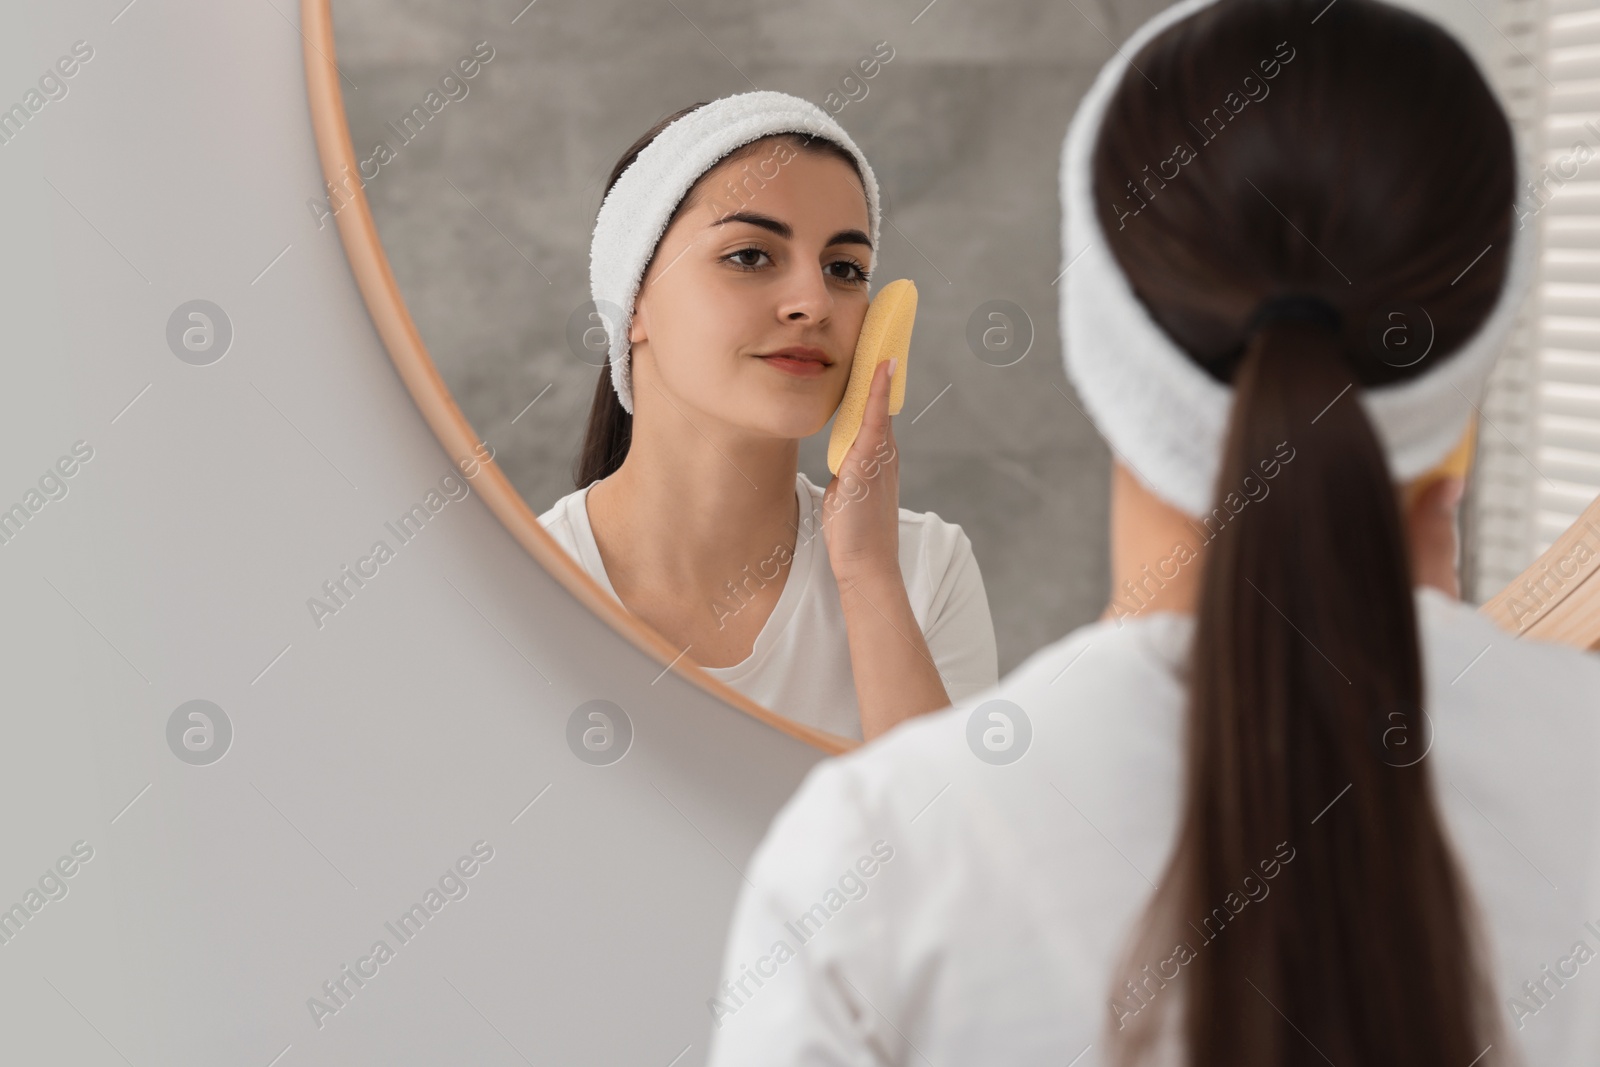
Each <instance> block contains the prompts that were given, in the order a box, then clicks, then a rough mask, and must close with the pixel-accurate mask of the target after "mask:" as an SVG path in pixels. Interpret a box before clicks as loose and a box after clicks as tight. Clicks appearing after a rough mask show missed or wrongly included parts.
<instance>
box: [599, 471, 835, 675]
mask: <svg viewBox="0 0 1600 1067" xmlns="http://www.w3.org/2000/svg"><path fill="white" fill-rule="evenodd" d="M594 484H595V483H593V482H590V483H589V484H588V485H586V486H584V487H583V488H582V489H581V490H579V491H578V498H577V500H576V501H574V506H573V508H572V510H571V512H570V513H569V514H570V516H571V521H572V527H573V533H574V535H575V536H574V540H575V541H576V542H577V548H578V560H579V562H580V563H582V564H583V569H584V570H586V571H588V572H589V574H590V576H592V577H593V578H594V579H595V580H596V581H597V582H599V583H600V586H601V588H603V589H605V591H606V592H608V593H610V594H611V596H612V597H613V598H614V599H615V600H616V601H617V602H618V603H619V604H620V603H622V598H621V597H620V596H617V590H616V588H615V587H614V586H613V585H612V584H611V576H610V575H609V574H607V573H606V565H605V560H603V559H601V558H600V545H599V544H598V543H597V542H596V541H595V539H594V528H593V527H591V526H590V525H589V490H590V489H591V488H592V487H593V486H594ZM794 493H795V502H796V506H797V509H798V510H797V511H796V512H795V516H796V519H797V521H796V524H795V526H796V529H795V544H794V552H793V553H792V557H793V558H792V559H791V560H790V561H789V565H788V570H789V574H788V577H786V578H785V579H784V582H783V592H781V593H779V594H778V602H777V603H776V604H774V605H773V607H772V614H771V615H768V616H767V621H766V622H765V623H764V624H762V627H761V632H760V633H758V634H757V635H756V640H755V644H754V645H752V646H751V648H750V654H749V655H748V656H746V657H745V658H744V659H742V660H740V661H739V662H738V663H735V664H733V665H732V666H730V667H701V668H700V669H701V670H703V671H705V672H706V673H707V674H709V675H711V676H712V677H713V678H717V679H720V680H722V681H726V682H732V681H737V680H739V679H740V678H743V677H744V676H745V675H747V674H749V673H750V672H751V671H753V670H755V669H756V668H757V667H758V666H760V665H761V663H762V662H763V661H764V660H765V659H766V658H767V656H768V655H769V654H770V653H771V652H772V650H773V648H774V647H776V645H777V643H778V639H779V638H780V637H781V636H782V635H783V631H784V629H785V627H787V626H788V625H789V620H790V619H792V618H793V617H794V615H795V612H796V610H797V609H798V608H799V605H800V600H801V598H802V597H803V596H804V595H805V588H806V585H807V584H808V583H809V580H810V575H811V567H812V565H813V560H812V555H813V553H814V552H815V551H816V546H815V544H814V542H815V541H816V540H817V538H818V537H819V536H821V532H822V531H821V529H820V528H816V529H813V527H815V525H816V523H815V520H814V519H813V517H812V515H811V510H812V509H811V492H810V483H809V480H808V479H806V476H805V472H803V471H800V472H797V473H796V474H795V481H794ZM808 530H811V531H812V536H810V537H806V536H804V534H805V532H806V531H808ZM773 555H774V556H775V555H777V549H776V547H774V549H773ZM768 558H769V559H770V558H771V557H768ZM763 562H765V560H761V561H757V562H756V563H755V564H753V565H752V566H753V568H754V570H753V571H752V573H755V571H756V570H759V568H760V566H761V563H763ZM730 577H733V576H731V575H730ZM796 578H798V579H799V580H798V581H796ZM768 580H769V581H770V580H771V579H768ZM731 604H732V602H731V601H730V606H731ZM708 606H709V605H708ZM623 607H624V608H626V607H627V605H626V604H623Z"/></svg>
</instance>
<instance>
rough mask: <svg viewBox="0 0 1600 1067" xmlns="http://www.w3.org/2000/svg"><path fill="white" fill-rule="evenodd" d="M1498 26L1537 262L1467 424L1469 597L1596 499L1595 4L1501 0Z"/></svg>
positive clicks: (1494, 73)
mask: <svg viewBox="0 0 1600 1067" xmlns="http://www.w3.org/2000/svg"><path fill="white" fill-rule="evenodd" d="M1480 10H1487V9H1480ZM1498 33H1499V39H1500V41H1501V42H1502V44H1503V46H1504V47H1503V48H1502V49H1501V51H1500V59H1499V61H1498V62H1496V63H1494V64H1493V65H1492V69H1491V70H1490V76H1491V78H1492V79H1493V80H1494V81H1496V83H1497V85H1496V88H1497V89H1499V90H1500V92H1501V95H1502V99H1503V100H1504V101H1505V103H1506V107H1507V111H1508V113H1509V114H1510V116H1511V120H1512V125H1513V127H1514V129H1515V131H1516V136H1517V141H1518V148H1519V150H1520V151H1521V152H1523V153H1524V154H1525V158H1527V159H1528V160H1529V161H1530V162H1531V163H1532V166H1531V168H1530V169H1531V170H1532V172H1533V175H1534V181H1533V188H1531V189H1530V188H1527V187H1524V188H1523V189H1520V190H1519V191H1518V201H1517V203H1518V212H1519V214H1521V216H1522V218H1523V221H1524V223H1525V224H1526V225H1528V226H1533V227H1536V228H1537V233H1538V236H1539V239H1540V244H1541V257H1540V258H1541V262H1540V269H1539V276H1538V278H1537V280H1536V282H1535V289H1534V292H1533V294H1532V296H1531V297H1530V299H1529V301H1528V304H1527V305H1526V306H1525V308H1524V310H1523V316H1522V319H1521V321H1520V322H1519V324H1518V328H1517V330H1516V331H1515V333H1514V335H1513V338H1512V343H1511V345H1510V347H1509V350H1508V351H1507V353H1506V354H1505V356H1504V357H1503V358H1502V360H1501V363H1500V365H1499V366H1498V367H1497V368H1496V372H1495V374H1494V376H1493V378H1492V379H1491V381H1490V385H1489V390H1488V394H1487V396H1486V397H1485V400H1484V404H1483V416H1484V417H1483V419H1482V420H1480V425H1479V442H1480V451H1479V466H1478V472H1477V475H1476V477H1475V484H1474V487H1473V493H1472V497H1471V505H1470V508H1469V512H1470V514H1469V517H1468V530H1469V533H1468V541H1469V545H1470V552H1469V556H1468V560H1467V563H1468V578H1469V588H1470V592H1471V594H1472V596H1473V598H1474V599H1476V600H1478V601H1483V600H1486V599H1488V598H1489V597H1491V596H1493V595H1494V594H1495V593H1497V592H1499V590H1500V589H1502V588H1503V587H1504V586H1505V585H1506V584H1507V583H1509V582H1510V581H1512V580H1513V579H1514V578H1516V577H1517V576H1518V575H1519V574H1520V573H1521V572H1522V571H1523V569H1524V568H1526V567H1527V566H1528V565H1529V564H1530V563H1532V562H1533V561H1534V559H1536V558H1537V557H1538V555H1539V554H1540V553H1541V552H1543V551H1544V550H1545V549H1546V548H1548V547H1549V546H1550V544H1551V542H1553V541H1554V540H1555V539H1556V537H1558V536H1559V535H1560V534H1561V533H1562V531H1564V530H1566V529H1567V528H1568V527H1569V526H1570V525H1571V524H1572V523H1573V521H1574V520H1575V519H1576V518H1577V517H1578V515H1579V513H1581V512H1582V511H1583V509H1584V508H1585V507H1587V506H1588V504H1589V503H1590V501H1592V500H1594V498H1595V497H1596V495H1597V494H1600V5H1597V3H1596V0H1504V2H1503V3H1502V5H1501V7H1500V9H1499V26H1498Z"/></svg>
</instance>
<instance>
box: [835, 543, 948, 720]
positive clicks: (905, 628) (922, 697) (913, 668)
mask: <svg viewBox="0 0 1600 1067" xmlns="http://www.w3.org/2000/svg"><path fill="white" fill-rule="evenodd" d="M839 601H840V603H841V604H842V605H843V607H844V618H845V629H846V631H847V632H848V635H849V640H850V669H851V672H852V673H853V674H854V676H855V683H856V702H857V703H858V704H859V705H860V706H861V736H862V738H863V739H865V740H867V741H870V740H872V739H873V738H874V737H877V736H878V735H879V734H881V733H883V732H884V731H886V730H888V729H889V728H891V727H893V726H894V725H895V724H896V723H899V722H901V721H903V720H905V719H909V718H911V717H912V716H913V715H921V714H923V713H925V712H929V711H937V710H939V709H940V708H945V707H949V705H950V696H949V694H948V693H946V692H945V688H944V682H943V681H942V680H941V679H940V677H939V669H938V668H937V667H936V666H935V665H934V662H933V655H932V654H931V653H930V652H929V651H928V643H927V641H926V640H924V639H923V636H922V627H921V626H920V625H918V623H917V619H916V616H915V615H913V614H912V612H911V600H910V598H909V597H908V596H907V595H906V586H905V580H904V579H903V578H902V577H901V576H900V574H899V573H898V572H897V573H894V574H885V575H869V576H863V577H859V578H853V579H852V578H846V579H844V580H842V581H840V582H839Z"/></svg>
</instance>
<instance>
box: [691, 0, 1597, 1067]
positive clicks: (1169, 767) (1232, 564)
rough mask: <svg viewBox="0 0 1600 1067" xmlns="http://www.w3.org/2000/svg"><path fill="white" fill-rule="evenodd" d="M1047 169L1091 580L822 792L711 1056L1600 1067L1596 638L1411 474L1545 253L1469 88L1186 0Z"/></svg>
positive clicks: (1400, 44)
mask: <svg viewBox="0 0 1600 1067" xmlns="http://www.w3.org/2000/svg"><path fill="white" fill-rule="evenodd" d="M1125 57H1129V58H1125ZM1213 109H1214V110H1213ZM1191 123H1194V125H1191ZM1175 146H1177V147H1176V148H1175ZM1147 166H1148V168H1149V170H1148V172H1147V171H1146V170H1145V168H1146V167H1147ZM1063 167H1064V176H1063V178H1064V182H1063V184H1064V201H1065V202H1064V205H1063V208H1064V216H1065V234H1064V237H1065V241H1064V244H1065V247H1064V249H1063V259H1064V261H1066V262H1070V263H1072V264H1073V265H1072V267H1071V271H1070V272H1069V273H1068V275H1067V279H1068V286H1069V288H1068V289H1067V290H1066V292H1065V294H1064V297H1063V299H1064V302H1065V307H1064V311H1063V320H1064V336H1065V340H1066V346H1067V353H1066V354H1067V361H1068V368H1069V373H1070V374H1071V377H1072V378H1073V381H1074V383H1075V384H1076V385H1077V387H1078V389H1079V391H1080V393H1081V394H1082V396H1083V398H1084V402H1085V405H1086V406H1087V408H1088V410H1089V411H1090V412H1091V414H1092V415H1093V417H1094V418H1095V420H1096V423H1097V425H1098V426H1099V427H1100V429H1101V430H1102V431H1103V432H1104V433H1105V435H1106V436H1107V438H1108V440H1109V441H1110V443H1111V446H1112V448H1113V451H1114V454H1115V455H1116V457H1117V466H1116V472H1115V477H1114V479H1113V489H1112V518H1111V526H1112V544H1113V559H1112V571H1113V601H1112V604H1111V605H1110V607H1108V610H1107V614H1106V617H1105V618H1103V619H1102V620H1101V621H1100V622H1098V623H1095V624H1092V625H1090V626H1087V627H1084V628H1083V629H1080V630H1079V631H1077V632H1075V633H1073V634H1071V635H1069V636H1068V637H1067V638H1065V639H1064V640H1062V641H1060V642H1058V643H1057V644H1055V645H1052V646H1050V647H1048V648H1045V649H1044V650H1042V651H1040V652H1039V653H1037V654H1035V655H1034V656H1033V657H1032V658H1031V659H1029V660H1028V661H1027V662H1026V663H1024V664H1023V666H1021V667H1020V668H1019V669H1018V670H1017V671H1015V672H1014V673H1013V674H1011V675H1010V676H1008V677H1007V678H1006V680H1005V681H1004V682H1003V683H1001V685H1000V686H999V687H998V688H996V689H995V690H992V691H991V692H990V693H988V694H984V695H981V696H979V697H978V698H975V700H974V701H973V704H974V706H973V707H971V708H961V709H954V708H953V709H950V710H948V711H946V712H943V713H940V714H936V715H931V716H925V717H923V718H921V719H919V720H917V721H915V722H910V723H907V724H905V725H904V726H902V727H900V728H899V729H897V730H895V731H893V732H892V733H891V734H889V735H887V736H885V737H884V738H882V739H880V740H879V741H877V742H875V743H873V744H871V745H868V746H865V747H864V748H862V749H861V750H859V751H857V752H853V753H851V754H849V755H847V756H845V757H842V758H840V759H835V760H827V761H824V762H823V763H821V764H819V765H818V766H817V768H816V769H815V770H814V771H813V772H812V773H811V774H810V775H809V776H808V777H807V779H806V781H805V782H804V784H803V785H802V787H801V789H800V790H799V792H798V793H797V794H796V796H795V797H794V798H793V799H792V800H791V802H790V803H789V804H788V806H787V807H786V808H785V809H784V810H783V811H782V812H781V813H780V814H779V816H778V817H777V818H776V819H775V820H774V822H773V825H772V827H771V829H770V831H769V834H768V836H767V839H766V840H765V841H764V842H763V843H762V845H761V846H760V848H759V849H758V850H757V852H756V854H755V856H754V857H753V859H752V860H751V862H750V863H749V864H748V865H747V867H746V888H745V889H743V890H742V892H743V896H742V898H741V900H740V903H739V905H738V908H737V911H736V913H735V916H734V921H733V928H732V933H731V935H730V938H729V941H728V945H727V950H726V954H725V957H724V965H723V978H724V980H723V981H722V983H721V984H720V985H719V986H718V987H717V988H716V989H715V990H709V991H708V992H709V993H711V996H710V998H709V1000H708V1002H707V1007H708V1010H709V1012H710V1014H711V1017H712V1020H713V1023H712V1025H713V1031H712V1032H713V1038H712V1050H711V1055H710V1059H709V1062H710V1063H711V1064H713V1065H715V1067H732V1065H734V1064H745V1063H754V1062H759V1063H763V1064H770V1065H782V1064H801V1063H806V1064H820V1063H839V1064H843V1063H867V1062H872V1063H883V1064H908V1065H910V1064H937V1065H942V1064H969V1063H1004V1064H1008V1065H1014V1067H1024V1065H1032V1064H1039V1065H1043V1064H1051V1065H1054V1067H1067V1065H1072V1067H1089V1065H1091V1064H1113V1063H1115V1064H1125V1063H1135V1062H1148V1063H1160V1064H1176V1063H1187V1064H1193V1065H1216V1067H1223V1065H1226V1067H1268V1065H1283V1064H1291V1063H1293V1064H1324V1063H1327V1064H1336V1065H1338V1067H1354V1065H1361V1067H1373V1065H1394V1067H1400V1065H1405V1067H1483V1065H1488V1064H1507V1063H1513V1062H1516V1061H1518V1059H1519V1058H1521V1059H1523V1060H1524V1061H1525V1062H1526V1063H1528V1064H1540V1065H1544V1064H1594V1063H1596V1062H1600V963H1597V962H1594V961H1595V960H1596V959H1597V958H1600V789H1597V785H1596V778H1597V776H1596V775H1595V772H1594V763H1595V760H1596V758H1597V752H1600V661H1597V659H1596V658H1595V657H1594V656H1592V655H1586V654H1583V653H1580V652H1577V651H1575V650H1571V649H1566V648H1558V647H1552V646H1546V645H1540V644H1538V643H1536V642H1533V641H1525V640H1524V641H1519V640H1517V639H1515V638H1514V637H1512V636H1511V635H1509V634H1506V633H1502V632H1500V631H1499V630H1497V629H1496V628H1495V627H1494V626H1493V625H1491V624H1490V623H1489V622H1488V621H1487V620H1486V619H1485V618H1483V617H1482V616H1481V615H1479V613H1478V612H1476V611H1475V610H1473V609H1472V608H1471V607H1470V606H1468V605H1465V604H1462V603H1460V602H1459V601H1458V600H1456V599H1455V596H1454V592H1455V579H1454V566H1455V549H1456V543H1455V527H1454V521H1455V510H1454V509H1455V503H1456V500H1457V499H1459V495H1460V489H1461V482H1460V480H1459V479H1454V480H1452V479H1449V478H1444V479H1438V478H1436V477H1435V476H1434V475H1432V474H1430V473H1429V472H1430V470H1431V469H1432V468H1433V467H1434V465H1436V464H1438V463H1440V461H1441V460H1443V459H1444V458H1445V457H1446V456H1447V455H1448V453H1449V452H1450V451H1451V449H1452V447H1453V444H1454V442H1455V441H1456V440H1458V439H1459V437H1460V435H1461V433H1462V431H1463V430H1465V429H1466V427H1467V425H1468V423H1469V420H1470V419H1471V418H1473V417H1474V413H1473V409H1472V407H1471V406H1470V401H1471V399H1472V398H1474V397H1475V396H1477V395H1478V394H1479V393H1480V391H1481V389H1482V386H1483V383H1484V381H1485V378H1486V376H1487V373H1488V370H1489V368H1490V366H1491V365H1492V362H1493V358H1494V355H1495V349H1496V347H1497V346H1498V345H1499V344H1500V343H1501V342H1502V341H1503V339H1504V337H1505V336H1506V333H1507V331H1508V330H1509V328H1510V326H1511V324H1512V322H1513V321H1514V319H1515V317H1516V314H1517V311H1518V303H1519V298H1520V297H1521V295H1522V294H1523V293H1524V292H1525V291H1526V289H1527V286H1528V282H1529V279H1530V277H1531V267H1532V264H1533V262H1534V258H1533V256H1532V254H1531V249H1532V248H1533V245H1532V233H1531V231H1520V230H1518V229H1517V228H1516V224H1515V220H1514V216H1513V205H1514V202H1515V200H1516V199H1517V197H1518V193H1519V185H1518V173H1517V164H1516V161H1515V154H1514V149H1513V142H1512V136H1511V130H1510V127H1509V125H1508V123H1507V121H1506V119H1505V116H1504V113H1503V112H1502V110H1501V108H1500V107H1499V105H1498V104H1497V102H1496V100H1495V98H1494V96H1493V94H1492V92H1491V91H1490V89H1489V87H1488V86H1487V85H1486V84H1485V82H1484V79H1483V77H1482V76H1481V74H1480V72H1479V70H1478V69H1477V67H1476V66H1475V65H1474V64H1473V62H1472V60H1471V59H1470V58H1469V56H1468V55H1467V54H1466V53H1465V52H1464V51H1463V50H1462V48H1461V47H1460V45H1459V44H1458V43H1457V42H1456V41H1455V40H1454V39H1452V38H1451V37H1450V36H1449V35H1448V34H1446V33H1445V32H1444V31H1443V30H1441V29H1440V28H1439V27H1437V26H1436V25H1434V24H1433V23H1431V22H1429V21H1427V20H1425V19H1423V18H1421V17H1419V16H1417V15H1414V14H1409V13H1406V12H1403V11H1402V10H1400V9H1398V8H1395V7H1391V6H1389V5H1387V4H1384V3H1380V2H1377V0H1340V2H1339V3H1337V4H1331V5H1330V4H1328V3H1327V0H1216V2H1213V0H1184V2H1182V3H1180V4H1178V5H1177V6H1176V7H1174V8H1171V9H1168V10H1167V11H1164V12H1162V13H1161V14H1160V15H1158V16H1157V17H1156V18H1155V19H1154V20H1152V22H1151V23H1149V24H1147V25H1146V26H1145V27H1143V28H1141V29H1140V30H1139V31H1138V32H1136V33H1135V34H1134V36H1133V38H1132V39H1131V40H1130V41H1129V42H1128V44H1127V45H1126V46H1125V47H1124V48H1122V49H1120V50H1119V53H1118V55H1117V57H1115V58H1113V59H1112V61H1111V62H1110V63H1108V64H1107V66H1106V68H1105V70H1104V71H1103V72H1102V74H1101V76H1100V78H1099V79H1098V80H1097V81H1096V83H1095V84H1094V86H1093V88H1091V90H1090V92H1089V94H1088V96H1087V97H1086V98H1085V100H1084V102H1083V104H1082V106H1081V107H1080V108H1079V111H1078V114H1077V116H1076V117H1075V118H1074V120H1073V123H1072V126H1071V129H1070V131H1069V133H1068V136H1067V141H1066V145H1065V151H1064V155H1063ZM1148 175H1156V176H1157V177H1155V178H1149V177H1148ZM1146 182H1147V183H1148V184H1145V183H1146ZM1079 256H1081V257H1082V258H1081V259H1079V258H1077V257H1079ZM1074 260H1075V262H1074ZM1079 272H1085V273H1082V274H1080V273H1079ZM1397 311H1399V312H1408V313H1406V314H1402V315H1400V317H1398V318H1396V317H1394V313H1396V312H1397ZM1424 312H1425V314H1424ZM1429 323H1431V326H1428V325H1427V324H1429ZM1397 325H1398V326H1400V327H1402V328H1403V330H1402V332H1403V333H1404V332H1405V331H1410V332H1411V334H1410V337H1409V339H1408V340H1409V342H1410V343H1405V344H1402V343H1401V341H1402V337H1401V336H1398V335H1395V334H1392V333H1389V332H1388V331H1390V330H1391V329H1392V328H1394V327H1396V326H1397ZM1425 329H1431V331H1432V335H1431V341H1432V344H1431V347H1429V346H1428V345H1427V344H1426V341H1427V340H1428V338H1427V337H1426V336H1424V335H1423V334H1422V333H1421V332H1420V331H1423V330H1425ZM1403 501H1406V502H1404V503H1403ZM1430 582H1431V583H1433V585H1434V586H1437V587H1438V588H1435V587H1432V586H1430V585H1427V584H1423V583H1430ZM1591 971H1592V972H1593V973H1589V972H1591Z"/></svg>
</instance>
